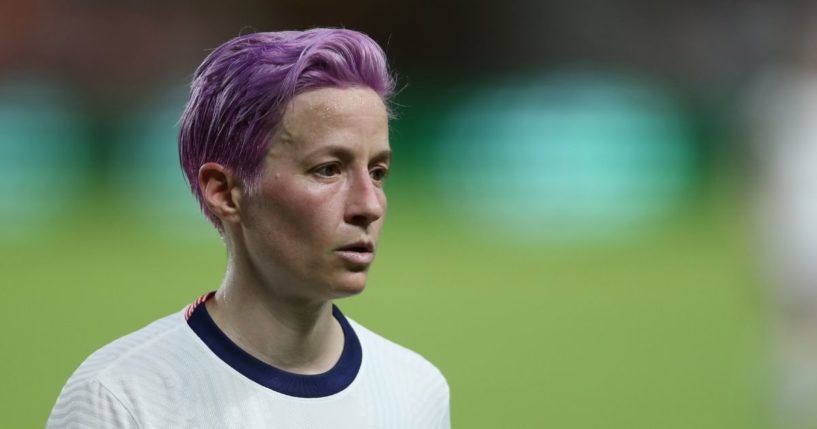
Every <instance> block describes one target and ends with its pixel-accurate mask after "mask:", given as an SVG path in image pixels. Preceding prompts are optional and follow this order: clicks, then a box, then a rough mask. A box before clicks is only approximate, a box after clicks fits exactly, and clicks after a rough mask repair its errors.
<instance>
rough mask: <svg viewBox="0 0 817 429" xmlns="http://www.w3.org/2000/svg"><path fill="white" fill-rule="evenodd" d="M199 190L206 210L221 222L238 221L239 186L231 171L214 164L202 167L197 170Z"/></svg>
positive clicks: (209, 163) (210, 163) (239, 217)
mask: <svg viewBox="0 0 817 429" xmlns="http://www.w3.org/2000/svg"><path fill="white" fill-rule="evenodd" d="M199 189H201V193H202V196H203V197H204V202H205V203H206V204H207V208H209V209H210V211H212V212H213V213H214V214H215V215H216V216H218V218H219V219H221V221H222V222H227V223H238V222H239V221H240V219H241V216H240V210H239V202H240V201H239V199H240V196H241V186H240V183H239V181H238V180H237V179H236V177H235V176H234V175H233V173H232V171H230V170H229V169H227V168H225V167H224V166H222V165H221V164H218V163H215V162H208V163H206V164H204V165H202V166H201V168H199Z"/></svg>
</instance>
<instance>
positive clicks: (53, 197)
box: [0, 0, 817, 429]
mask: <svg viewBox="0 0 817 429" xmlns="http://www.w3.org/2000/svg"><path fill="white" fill-rule="evenodd" d="M810 3H811V2H806V1H782V2H772V1H745V2H737V3H736V2H714V1H693V2H672V1H668V0H661V1H645V0H630V1H619V2H590V1H570V2H568V1H553V2H539V1H534V0H527V1H526V0H522V1H515V2H489V1H476V2H474V1H465V0H445V1H442V2H440V1H435V2H431V1H419V2H402V1H401V2H376V1H372V0H363V1H359V2H330V1H325V0H324V1H317V0H316V1H294V0H280V1H269V2H261V1H246V2H232V3H228V2H215V1H199V2H194V1H189V0H168V1H164V2H137V1H124V0H109V1H94V0H71V1H56V0H30V1H15V0H4V1H2V2H0V34H2V35H3V37H0V190H2V198H0V219H2V222H0V261H2V262H0V264H2V267H3V270H2V272H3V277H2V278H3V279H2V281H0V282H2V285H3V287H2V291H3V295H4V299H3V300H2V308H3V310H2V312H0V321H1V322H2V324H3V326H6V328H5V329H3V334H2V335H3V336H2V340H3V341H2V342H3V346H2V348H0V359H2V361H1V362H2V365H1V366H0V374H2V376H0V380H2V384H3V387H4V388H3V389H0V407H2V412H0V427H3V428H24V427H40V426H42V425H43V424H44V422H45V419H46V417H47V415H48V413H49V411H50V409H51V407H52V405H53V403H54V401H55V400H56V397H57V395H58V393H59V390H60V388H61V387H62V385H63V383H64V382H65V380H66V379H67V378H68V376H69V375H70V374H71V373H72V371H73V370H74V369H75V368H76V367H77V365H78V364H79V363H80V362H81V361H82V360H83V359H84V358H85V357H86V356H87V355H88V354H89V353H90V352H92V351H93V350H95V349H97V348H98V347H100V346H101V345H103V344H105V343H106V342H108V341H110V340H112V339H114V338H116V337H118V336H120V335H122V334H124V333H127V332H130V331H132V330H135V329H137V328H139V327H141V326H143V325H145V324H146V323H148V322H150V321H152V320H154V319H156V318H158V317H161V316H163V315H165V314H168V313H170V312H173V311H177V310H180V309H181V308H182V307H183V306H184V305H186V304H187V303H188V302H190V301H192V300H193V299H194V298H195V297H197V296H198V295H199V294H201V293H203V292H205V291H208V290H212V289H215V288H216V287H217V286H218V284H219V282H220V280H221V275H222V273H223V268H224V251H223V247H222V245H221V243H220V241H219V239H218V237H217V235H216V233H215V232H214V231H213V230H212V228H210V227H209V226H208V225H207V223H206V222H205V220H204V218H203V216H201V215H199V214H198V212H197V208H196V205H195V203H194V200H193V198H192V197H191V196H190V195H189V193H188V192H187V190H186V187H185V183H184V181H183V178H182V174H181V172H180V169H179V168H178V162H177V155H176V146H175V144H176V143H175V138H176V121H177V119H178V117H179V114H180V113H181V110H182V107H183V104H184V102H185V97H186V87H187V83H188V81H189V78H190V76H191V75H192V72H193V70H194V69H195V67H196V66H197V65H198V64H199V63H200V61H201V60H202V59H203V58H204V56H205V55H206V54H207V53H208V52H209V49H212V48H214V47H216V46H217V45H218V44H220V43H221V42H223V41H225V40H227V39H229V38H231V37H233V36H236V35H238V34H240V33H247V32H251V31H268V30H281V29H294V28H306V27H313V26H344V27H348V28H353V29H357V30H361V31H364V32H366V33H368V34H370V35H371V36H372V37H374V38H375V39H376V40H378V41H379V42H380V43H381V44H382V45H383V46H384V47H385V50H386V51H387V54H388V56H389V58H390V62H391V64H392V67H393V69H394V70H395V71H396V73H397V76H398V82H399V87H400V92H399V94H398V96H397V97H396V99H395V110H396V112H397V114H398V118H397V119H396V120H395V121H394V122H393V125H392V145H393V148H394V150H395V152H396V158H395V164H394V169H393V175H392V178H391V179H390V182H389V184H388V192H389V196H390V213H389V220H388V222H387V224H386V225H387V226H386V231H385V233H384V236H383V238H382V246H381V253H380V254H379V255H378V263H377V264H376V265H375V267H374V269H373V272H372V276H371V281H370V284H369V287H368V289H367V291H366V292H365V293H364V294H363V295H361V296H359V297H355V298H352V299H348V300H345V301H343V302H341V303H340V305H341V307H342V308H344V310H345V311H346V312H347V313H348V314H349V315H350V316H351V317H353V318H355V319H357V320H359V321H361V322H362V323H364V324H366V325H367V326H369V327H371V328H373V329H374V330H375V331H378V332H380V333H382V334H384V335H385V336H387V337H389V338H392V339H394V340H395V341H397V342H399V343H402V344H405V345H407V346H409V347H411V348H413V349H415V350H417V351H419V352H420V353H422V354H423V355H425V356H426V357H428V358H429V359H430V360H431V361H432V362H434V363H436V364H437V365H438V366H439V367H440V368H441V369H442V371H443V373H444V374H446V376H447V378H448V381H449V384H450V385H451V389H452V420H453V424H454V426H455V427H458V428H499V427H511V428H545V427H553V428H666V429H669V428H678V429H689V428H713V429H715V428H717V429H727V428H734V429H752V428H757V429H760V428H774V427H782V426H780V418H779V416H778V414H779V413H780V412H779V409H780V408H781V406H780V404H779V403H780V402H781V401H784V400H782V399H780V398H781V395H780V394H779V391H780V388H779V384H780V383H779V376H778V373H779V372H780V370H779V368H778V366H779V365H777V363H776V362H777V358H776V356H777V354H778V352H777V349H776V346H775V344H777V343H778V342H779V341H778V340H777V339H776V338H777V337H778V335H777V334H776V332H777V331H779V329H778V328H777V325H776V324H775V323H774V322H773V319H774V318H775V317H774V314H775V311H776V310H775V308H776V302H777V301H776V300H775V299H772V296H773V295H774V293H773V292H771V290H772V289H774V288H772V287H769V286H768V284H767V283H768V282H767V281H765V280H764V279H765V277H764V272H765V271H766V269H765V268H764V261H766V259H763V256H762V255H764V254H765V253H766V252H765V251H764V250H763V249H765V247H764V245H763V239H762V236H763V233H758V229H759V228H760V229H762V227H758V222H757V220H756V219H755V218H756V216H755V212H757V211H758V209H757V207H756V202H755V198H754V195H755V194H756V190H757V189H758V188H759V187H760V185H759V183H763V180H764V179H763V177H764V176H763V174H762V171H764V169H763V165H764V157H763V156H755V154H757V153H761V154H762V153H763V151H762V150H760V151H759V150H757V146H758V145H756V144H755V145H753V144H751V143H750V141H754V140H761V139H760V138H757V137H758V136H759V134H758V133H756V134H753V132H752V131H751V130H752V128H751V127H748V126H746V122H751V124H752V125H757V124H758V123H762V120H761V121H760V122H758V121H747V119H746V118H747V117H749V118H755V117H754V116H751V115H749V114H746V113H745V112H746V111H752V112H754V111H755V110H757V109H754V110H753V109H751V107H752V106H753V104H752V103H753V102H751V101H747V100H752V99H757V98H758V97H760V99H761V103H760V104H762V101H763V100H768V98H764V97H765V96H756V95H753V94H756V93H758V91H756V88H757V87H758V86H762V85H761V84H760V83H758V82H765V81H767V80H768V79H766V80H764V76H769V75H770V73H769V72H768V71H769V70H781V69H783V70H800V71H804V70H805V71H807V70H810V69H812V68H814V67H815V63H817V62H815V61H814V57H809V56H808V49H807V48H808V47H809V46H811V47H813V46H814V45H813V42H811V43H812V44H811V45H809V44H808V43H805V42H803V41H804V40H810V38H812V39H813V38H814V35H813V34H809V29H810V28H811V24H812V23H813V22H814V19H813V18H814V17H817V15H815V10H814V8H813V7H812V5H811V4H810ZM805 71H804V72H803V73H804V74H808V73H806V72H805ZM753 97H754V98H753ZM755 104H757V103H756V102H755ZM784 110H785V109H784ZM761 115H763V113H761ZM766 117H767V116H762V118H766ZM762 118H761V119H762ZM764 129H765V128H764ZM815 161H816V162H817V160H815ZM812 183H813V182H812ZM812 195H813V194H812ZM772 211H774V210H772ZM772 217H774V216H772ZM765 231H766V232H767V233H769V231H771V233H770V234H767V235H774V230H773V229H772V230H765ZM769 259H773V258H769ZM770 265H772V264H770ZM809 332H813V331H809ZM804 395H805V394H804ZM783 396H784V395H783ZM801 397H807V396H801Z"/></svg>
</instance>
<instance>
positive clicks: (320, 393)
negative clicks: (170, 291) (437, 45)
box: [48, 29, 450, 429]
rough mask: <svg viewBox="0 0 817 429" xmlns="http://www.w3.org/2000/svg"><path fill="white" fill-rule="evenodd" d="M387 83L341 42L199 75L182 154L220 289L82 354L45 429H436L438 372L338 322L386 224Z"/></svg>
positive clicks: (235, 62)
mask: <svg viewBox="0 0 817 429" xmlns="http://www.w3.org/2000/svg"><path fill="white" fill-rule="evenodd" d="M392 89H393V81H392V78H391V77H390V75H389V72H388V70H387V66H386V60H385V56H384V53H383V51H382V50H381V49H380V47H379V46H378V45H377V44H376V43H375V42H374V41H372V40H371V39H370V38H369V37H367V36H366V35H364V34H361V33H358V32H355V31H350V30H342V29H313V30H307V31H302V32H299V31H286V32H277V33H256V34H248V35H245V36H241V37H238V38H235V39H233V40H230V41H228V42H227V43H225V44H223V45H222V46H220V47H219V48H217V49H216V50H214V51H213V52H212V53H211V54H210V55H209V56H208V57H207V58H206V59H205V60H204V63H203V64H202V65H201V66H200V67H199V68H198V70H197V71H196V73H195V75H194V79H193V82H192V85H191V92H190V99H189V101H188V104H187V107H186V109H185V111H184V114H183V116H182V121H181V132H180V136H179V154H180V157H181V164H182V167H183V169H184V172H185V174H186V175H187V179H188V180H189V183H190V187H191V189H192V192H193V194H194V195H195V196H196V198H197V199H198V201H199V203H200V204H201V207H202V210H203V211H204V213H205V214H206V216H207V217H208V218H209V219H210V220H211V221H212V223H213V224H214V225H215V227H216V228H217V229H218V231H219V232H220V234H221V236H222V237H223V239H224V242H225V244H226V247H227V251H228V261H227V270H226V273H225V276H224V279H223V281H222V283H221V285H220V287H219V288H218V289H217V290H216V291H214V292H210V293H206V294H204V295H202V296H201V297H200V298H198V299H197V300H195V302H194V303H193V304H191V305H190V306H188V307H186V308H185V309H183V310H182V311H180V312H178V313H176V314H173V315H170V316H168V317H165V318H163V319H160V320H158V321H156V322H154V323H152V324H150V325H148V326H147V327H145V328H142V329H140V330H138V331H136V332H134V333H132V334H130V335H127V336H125V337H123V338H121V339H119V340H116V341H114V342H113V343H111V344H109V345H107V346H105V347H103V348H102V349H100V350H99V351H97V352H95V353H94V354H92V355H91V356H90V357H89V358H88V359H87V360H86V361H85V362H84V363H83V364H82V365H81V366H80V367H79V369H77V371H76V372H75V373H74V374H73V375H72V376H71V378H70V379H69V380H68V382H67V383H66V385H65V387H64V388H63V390H62V393H61V394H60V397H59V398H58V400H57V403H56V405H55V407H54V409H53V410H52V413H51V416H50V418H49V420H48V427H50V428H79V427H83V428H103V427H104V428H111V427H117V428H137V427H138V428H242V429H247V428H335V429H346V428H349V429H352V428H354V429H360V428H448V427H449V426H450V423H449V392H448V385H447V383H446V381H445V379H444V378H443V376H442V374H441V373H440V372H439V371H438V370H437V369H436V368H435V367H434V366H433V365H431V364H430V363H429V362H427V361H426V360H425V359H423V358H422V357H421V356H419V355H418V354H416V353H414V352H412V351H410V350H408V349H405V348H403V347H401V346H399V345H397V344H394V343H392V342H390V341H388V340H386V339H384V338H382V337H380V336H378V335H377V334H374V333H373V332H371V331H369V330H368V329H366V328H364V327H363V326H361V325H359V324H357V323H355V322H354V321H353V320H350V319H348V318H347V317H345V316H344V314H343V313H342V312H341V311H340V310H339V309H338V308H337V307H336V306H335V305H334V304H333V301H334V300H335V299H338V298H342V297H346V296H350V295H354V294H357V293H359V292H361V291H362V290H363V288H364V287H365V284H366V278H367V271H368V269H369V266H370V265H371V263H372V260H373V258H374V255H375V250H376V248H377V240H378V235H379V233H380V229H381V227H382V225H383V217H384V215H385V212H386V195H385V193H384V190H383V181H384V180H385V178H386V176H387V174H388V171H389V162H390V153H391V152H390V149H389V138H388V134H389V133H388V117H389V113H388V109H387V107H386V105H387V103H388V99H389V96H390V95H391V92H392Z"/></svg>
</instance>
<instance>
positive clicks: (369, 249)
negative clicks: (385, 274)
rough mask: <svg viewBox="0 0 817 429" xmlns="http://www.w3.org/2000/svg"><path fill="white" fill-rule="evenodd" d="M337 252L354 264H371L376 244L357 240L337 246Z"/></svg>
mask: <svg viewBox="0 0 817 429" xmlns="http://www.w3.org/2000/svg"><path fill="white" fill-rule="evenodd" d="M335 253H336V254H337V255H338V256H340V257H341V258H342V259H343V260H345V261H346V262H349V263H350V264H352V265H369V264H371V263H372V261H373V260H374V245H373V244H372V243H370V242H368V241H357V242H355V243H352V244H348V245H345V246H342V247H339V248H337V249H336V250H335Z"/></svg>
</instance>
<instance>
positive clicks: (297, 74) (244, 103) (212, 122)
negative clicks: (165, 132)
mask: <svg viewBox="0 0 817 429" xmlns="http://www.w3.org/2000/svg"><path fill="white" fill-rule="evenodd" d="M352 86H365V87H369V88H371V89H372V90H374V91H375V92H376V93H377V94H378V95H379V96H380V98H381V99H382V100H383V102H384V103H388V100H389V97H390V96H391V95H392V91H393V90H394V81H393V79H392V77H391V75H390V74H389V70H388V66H387V64H386V56H385V54H384V53H383V50H382V49H380V46H378V45H377V43H376V42H375V41H374V40H372V39H371V38H369V36H367V35H365V34H363V33H359V32H357V31H352V30H345V29H325V28H316V29H311V30H306V31H281V32H270V33H253V34H247V35H244V36H240V37H236V38H234V39H232V40H230V41H228V42H226V43H224V44H223V45H221V46H219V47H218V48H216V49H215V50H214V51H213V52H211V53H210V55H208V56H207V58H206V59H205V60H204V62H203V63H202V64H201V66H199V68H198V69H197V70H196V73H195V75H194V76H193V82H192V83H191V85H190V99H189V100H188V102H187V106H186V107H185V109H184V113H183V114H182V118H181V130H180V132H179V159H180V161H181V165H182V169H183V170H184V173H185V175H186V177H187V181H188V183H189V184H190V189H191V191H192V192H193V194H194V195H195V196H196V199H198V201H199V204H200V205H201V208H202V211H203V212H204V214H205V215H206V216H207V217H208V218H209V219H210V221H211V222H212V223H213V224H214V225H215V226H216V228H218V229H219V230H222V228H223V227H222V225H221V222H220V220H219V219H218V217H216V215H215V214H213V213H212V212H211V211H210V209H209V208H208V207H207V205H206V204H205V200H204V195H203V194H202V190H201V189H200V188H199V184H198V172H199V168H200V167H201V166H202V165H203V164H205V163H207V162H216V163H219V164H221V165H223V166H225V167H227V168H229V169H230V170H232V172H233V173H234V174H235V175H236V176H237V177H238V178H239V180H241V181H242V183H244V185H245V186H246V187H247V189H248V190H249V191H250V192H252V190H253V189H254V188H255V187H256V185H257V181H258V178H259V176H260V172H261V167H262V165H263V164H262V161H263V159H264V156H265V154H266V152H267V149H268V147H269V143H270V136H271V135H272V133H273V132H274V130H275V128H276V126H277V125H278V123H279V122H280V120H281V117H282V116H283V114H284V110H285V109H286V106H287V104H288V103H289V102H290V100H292V98H293V97H295V96H296V95H298V94H300V93H302V92H304V91H307V90H310V89H317V88H323V87H340V88H343V87H352Z"/></svg>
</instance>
